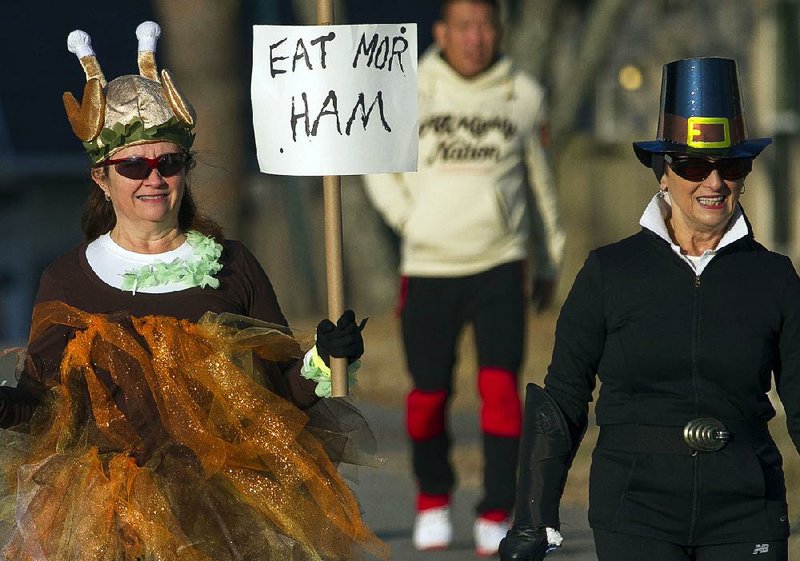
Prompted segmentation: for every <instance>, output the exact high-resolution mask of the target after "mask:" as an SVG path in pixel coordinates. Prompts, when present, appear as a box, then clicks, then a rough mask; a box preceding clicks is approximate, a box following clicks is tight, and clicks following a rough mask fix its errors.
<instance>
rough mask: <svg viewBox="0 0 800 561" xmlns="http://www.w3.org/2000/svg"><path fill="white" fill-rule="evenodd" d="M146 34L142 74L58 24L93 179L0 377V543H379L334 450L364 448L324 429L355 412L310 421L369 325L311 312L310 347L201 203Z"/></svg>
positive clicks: (51, 549)
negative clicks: (23, 349)
mask: <svg viewBox="0 0 800 561" xmlns="http://www.w3.org/2000/svg"><path fill="white" fill-rule="evenodd" d="M159 33H160V29H159V28H158V26H157V25H156V24H154V23H152V22H146V23H144V24H142V25H141V26H139V28H138V29H137V36H138V37H139V40H140V43H139V55H138V58H139V71H140V75H133V76H122V77H119V78H117V79H115V80H113V81H111V82H109V83H106V80H105V78H104V76H103V73H102V71H101V70H100V66H99V64H98V61H97V59H96V57H95V55H94V52H93V51H92V48H91V45H90V41H89V37H88V35H86V33H84V32H81V31H75V32H73V33H72V34H70V36H69V40H68V46H69V48H70V50H71V51H72V52H74V53H76V54H77V56H78V57H79V59H80V62H81V64H82V66H83V68H84V70H85V72H86V78H87V83H86V87H85V90H84V95H83V99H82V101H81V103H78V101H77V100H76V99H75V98H74V97H73V96H72V95H71V94H69V93H67V94H64V103H65V106H66V110H67V115H68V117H69V120H70V123H71V124H72V128H73V130H74V132H75V133H76V135H77V136H78V137H79V138H80V139H81V140H82V141H83V145H84V147H85V149H86V152H87V153H88V155H89V157H90V158H91V161H92V168H91V177H92V179H93V180H94V184H95V185H94V186H93V189H92V191H91V193H90V195H89V199H88V201H87V205H86V209H85V213H84V216H83V220H82V226H83V229H84V232H85V234H86V238H87V239H86V242H84V243H82V244H81V245H79V246H78V247H76V248H74V249H72V250H71V251H70V252H68V253H67V254H65V255H64V256H62V257H60V258H59V259H57V260H56V261H55V262H54V263H52V264H51V265H50V266H49V267H48V268H47V269H46V271H45V272H44V273H43V275H42V278H41V282H40V287H39V292H38V296H37V300H36V302H37V303H36V307H35V309H34V314H33V321H32V329H31V336H30V341H29V347H28V356H27V359H26V361H25V367H24V370H23V372H22V373H21V378H20V380H19V384H18V386H17V387H15V388H8V387H3V388H2V390H1V391H2V393H1V394H0V398H2V399H0V426H3V427H11V428H10V429H9V430H2V431H0V432H2V445H0V466H2V470H3V471H2V473H3V477H2V478H0V501H1V502H2V508H0V547H2V556H3V558H4V559H14V560H16V561H24V560H29V559H30V560H33V559H39V560H46V561H62V560H63V561H67V560H69V561H72V560H76V559H86V560H90V559H91V560H93V561H94V560H108V561H123V560H126V561H133V560H141V561H154V560H184V559H185V560H192V561H199V560H208V561H212V560H213V561H221V560H231V561H233V560H245V559H246V560H265V561H266V560H276V559H280V560H284V559H285V560H290V559H291V560H320V559H326V560H328V559H331V560H333V559H336V560H342V561H343V560H349V559H353V558H360V557H363V556H366V555H367V554H373V555H377V556H379V557H387V556H388V555H387V551H386V548H385V546H384V545H383V544H382V543H381V542H380V541H379V540H378V539H377V538H376V537H375V536H374V535H373V534H372V533H371V532H370V531H369V530H368V529H367V528H366V527H365V525H364V523H363V521H362V520H361V517H360V509H359V506H358V504H357V503H356V501H355V499H354V497H353V495H352V493H351V492H350V490H349V488H348V487H347V485H346V484H345V482H344V481H343V480H342V478H341V477H340V476H339V474H338V473H337V470H336V467H335V465H334V463H333V461H334V460H348V461H349V460H353V459H358V454H357V451H354V449H353V448H352V446H351V444H352V443H351V442H350V441H349V440H348V434H347V433H345V432H344V431H340V430H338V427H339V426H345V425H346V424H347V423H350V424H352V422H354V421H358V420H359V419H360V420H361V421H362V422H363V419H362V418H360V417H358V415H357V413H356V412H355V411H353V410H348V411H349V413H348V417H347V418H345V419H331V418H330V417H324V416H321V417H318V420H320V421H325V422H326V425H325V426H324V427H321V426H320V425H319V424H316V425H315V424H314V423H313V422H311V421H310V418H317V417H315V415H317V413H315V411H318V410H319V411H324V410H326V409H325V407H324V406H323V405H322V404H323V403H325V402H326V400H322V401H319V400H320V397H323V396H325V395H329V394H330V381H329V378H330V375H329V369H328V368H327V364H328V359H329V357H330V356H335V357H346V358H348V359H350V361H351V362H353V363H354V364H355V361H357V359H358V358H359V357H360V355H361V354H362V352H363V340H362V337H361V333H360V331H361V327H362V326H363V325H362V326H359V325H358V324H356V322H355V316H354V314H353V312H352V311H348V312H346V313H345V314H344V315H343V316H342V317H341V318H340V319H339V320H338V322H337V324H336V325H334V324H333V323H331V322H329V321H327V320H325V321H323V322H321V323H320V325H319V326H318V328H317V332H316V345H315V346H314V347H312V349H311V350H309V351H308V352H307V353H304V349H303V346H302V343H301V342H300V341H298V340H297V339H296V338H294V337H293V336H292V334H291V332H290V331H289V330H288V328H287V327H286V319H285V318H284V316H283V314H282V313H281V310H280V307H279V305H278V301H277V298H276V296H275V293H274V292H273V289H272V286H271V284H270V281H269V279H268V278H267V276H266V274H265V272H264V270H263V269H262V268H261V266H260V265H259V263H258V262H257V261H256V259H255V258H254V257H253V256H252V254H251V253H250V252H249V251H248V250H247V249H246V248H245V247H244V246H243V245H242V244H240V243H238V242H236V241H232V240H226V239H224V238H223V237H222V235H221V233H220V229H219V227H218V226H217V225H216V224H214V223H213V222H212V221H211V220H209V219H208V218H204V217H202V216H201V215H199V214H198V213H197V210H196V208H195V204H194V201H193V199H192V195H191V191H190V188H189V185H188V183H187V174H188V172H189V170H190V169H191V168H192V165H193V158H192V152H191V146H192V141H193V140H194V125H195V113H194V110H193V109H192V107H191V105H190V104H189V103H188V101H187V100H186V98H185V97H183V96H182V95H181V93H180V92H179V91H178V89H177V88H176V87H175V84H174V82H173V80H172V78H171V76H170V74H169V73H168V72H167V71H163V72H161V74H160V75H159V73H158V72H157V71H156V64H155V56H154V51H155V43H156V39H157V37H158V35H159ZM258 382H260V383H258ZM318 401H319V403H318ZM312 406H313V407H312ZM328 407H329V408H330V409H327V410H328V411H334V410H335V408H336V407H338V408H339V409H342V410H346V409H347V407H346V406H345V405H343V404H341V403H339V404H330V405H329V406H328ZM319 414H320V415H321V413H319ZM337 420H338V421H341V423H342V425H337V423H336V421H337ZM337 431H338V432H337Z"/></svg>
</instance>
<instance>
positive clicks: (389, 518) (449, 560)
mask: <svg viewBox="0 0 800 561" xmlns="http://www.w3.org/2000/svg"><path fill="white" fill-rule="evenodd" d="M355 405H356V406H357V407H358V408H359V409H360V410H361V411H362V413H364V416H365V417H366V418H367V420H369V422H370V426H371V427H372V430H373V431H374V433H375V436H376V437H377V439H378V454H379V455H380V456H381V457H383V458H385V464H384V465H383V467H381V468H364V467H362V468H358V470H357V471H355V472H353V471H352V470H350V469H348V468H347V467H344V468H343V469H342V472H343V473H344V475H345V476H346V477H347V476H350V477H354V478H355V480H351V481H350V483H351V486H352V488H353V490H354V491H355V493H356V495H357V496H358V498H359V501H360V502H361V506H362V508H363V510H364V516H365V519H366V522H367V524H368V525H369V526H370V528H372V530H373V531H374V532H375V533H376V534H377V535H378V537H379V538H381V539H382V540H384V541H385V542H386V543H387V544H388V545H389V546H390V547H391V549H392V559H393V560H395V561H413V560H419V561H456V560H462V561H472V560H478V559H482V558H480V557H478V556H477V555H476V554H475V552H474V546H473V543H472V524H473V522H474V514H473V507H474V505H475V503H476V502H477V500H478V494H479V491H480V490H479V488H478V486H477V485H476V484H475V482H474V479H475V478H473V477H467V476H465V474H464V473H462V471H463V469H465V468H464V467H463V466H459V465H458V464H456V466H455V468H456V471H457V472H459V473H458V475H459V479H460V480H461V481H462V482H463V483H462V484H460V486H459V488H458V490H457V492H456V495H455V497H454V499H453V505H452V509H453V516H454V519H453V524H454V531H455V539H454V543H453V545H452V547H451V548H450V549H448V550H446V551H436V552H418V551H416V550H414V548H413V547H412V545H411V526H412V524H413V521H414V493H415V488H414V481H413V479H412V477H411V474H410V462H409V458H408V445H407V443H406V437H405V432H404V428H403V427H404V425H403V414H402V411H400V410H397V409H387V408H385V407H380V406H376V405H373V404H370V403H366V402H361V401H356V402H355ZM477 425H478V421H477V418H476V417H475V415H471V414H464V413H461V414H456V415H453V416H451V423H450V426H451V427H453V430H454V432H455V435H454V436H455V442H456V445H457V446H459V447H473V448H475V449H476V450H477V448H478V447H479V445H480V437H479V434H478V428H477ZM471 479H472V480H473V481H470V480H471ZM561 515H562V523H563V526H562V532H563V534H564V536H565V540H564V547H563V548H562V549H561V550H559V551H558V552H556V553H554V554H551V555H549V556H548V559H552V560H553V561H597V557H596V556H595V554H594V546H593V544H592V534H591V531H590V529H589V527H588V524H587V522H586V513H585V512H584V511H583V510H572V509H564V510H562V513H561Z"/></svg>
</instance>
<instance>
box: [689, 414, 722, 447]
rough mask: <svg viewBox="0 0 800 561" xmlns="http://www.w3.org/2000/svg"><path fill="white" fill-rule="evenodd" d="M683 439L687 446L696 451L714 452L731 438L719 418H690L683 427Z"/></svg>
mask: <svg viewBox="0 0 800 561" xmlns="http://www.w3.org/2000/svg"><path fill="white" fill-rule="evenodd" d="M683 439H684V440H685V441H686V444H688V445H689V448H691V449H692V450H696V451H698V452H716V451H717V450H721V449H722V447H723V446H725V445H726V444H727V443H728V441H729V440H730V439H731V433H729V432H728V429H726V428H725V425H723V424H722V421H720V420H719V419H714V418H713V417H704V418H701V419H692V420H691V421H689V422H688V423H686V426H685V427H683Z"/></svg>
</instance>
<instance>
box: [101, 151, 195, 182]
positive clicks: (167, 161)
mask: <svg viewBox="0 0 800 561" xmlns="http://www.w3.org/2000/svg"><path fill="white" fill-rule="evenodd" d="M188 162H189V156H188V155H187V154H184V153H181V152H175V153H172V154H163V155H161V156H159V157H158V158H145V157H144V156H134V157H132V158H121V159H118V160H106V161H104V162H101V163H99V164H98V167H99V166H111V165H113V166H114V169H115V170H117V173H118V174H120V175H121V176H122V177H127V178H128V179H137V180H141V179H147V178H148V177H150V174H151V173H152V172H153V170H154V169H157V170H158V173H159V174H160V175H161V177H172V176H173V175H177V174H179V173H180V172H181V170H183V169H186V166H187V164H188Z"/></svg>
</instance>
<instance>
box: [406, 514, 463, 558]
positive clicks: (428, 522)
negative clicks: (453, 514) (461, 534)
mask: <svg viewBox="0 0 800 561" xmlns="http://www.w3.org/2000/svg"><path fill="white" fill-rule="evenodd" d="M452 541H453V524H452V523H451V522H450V508H449V507H446V506H443V507H439V508H429V509H427V510H423V511H421V512H419V513H417V518H416V520H414V532H413V533H412V534H411V542H412V543H413V544H414V548H415V549H417V550H418V551H428V550H436V549H447V547H449V546H450V542H452Z"/></svg>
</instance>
